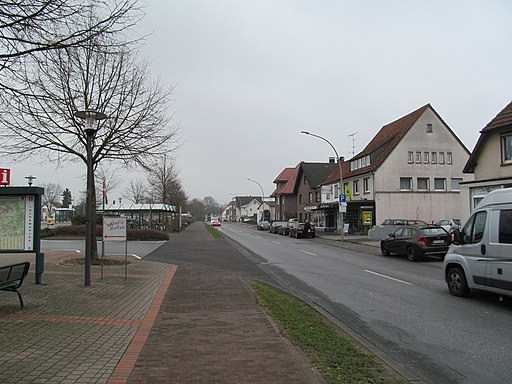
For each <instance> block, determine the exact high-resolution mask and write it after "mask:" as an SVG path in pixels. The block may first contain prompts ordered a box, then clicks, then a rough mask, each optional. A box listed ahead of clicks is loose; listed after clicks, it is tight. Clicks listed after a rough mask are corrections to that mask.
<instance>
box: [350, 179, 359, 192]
mask: <svg viewBox="0 0 512 384" xmlns="http://www.w3.org/2000/svg"><path fill="white" fill-rule="evenodd" d="M352 192H353V193H354V195H359V180H354V181H353V182H352Z"/></svg>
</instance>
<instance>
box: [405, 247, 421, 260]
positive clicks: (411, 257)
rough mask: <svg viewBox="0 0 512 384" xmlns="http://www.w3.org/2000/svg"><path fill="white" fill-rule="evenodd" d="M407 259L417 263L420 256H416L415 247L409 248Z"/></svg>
mask: <svg viewBox="0 0 512 384" xmlns="http://www.w3.org/2000/svg"><path fill="white" fill-rule="evenodd" d="M407 258H408V259H409V260H410V261H416V260H418V256H416V251H415V250H414V248H413V247H409V248H407Z"/></svg>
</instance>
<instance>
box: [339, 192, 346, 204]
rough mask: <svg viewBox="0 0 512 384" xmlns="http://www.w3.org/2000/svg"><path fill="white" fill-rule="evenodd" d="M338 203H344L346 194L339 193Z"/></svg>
mask: <svg viewBox="0 0 512 384" xmlns="http://www.w3.org/2000/svg"><path fill="white" fill-rule="evenodd" d="M339 198H340V203H345V202H346V201H347V195H345V194H343V193H340V195H339Z"/></svg>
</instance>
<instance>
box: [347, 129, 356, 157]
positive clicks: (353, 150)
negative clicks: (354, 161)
mask: <svg viewBox="0 0 512 384" xmlns="http://www.w3.org/2000/svg"><path fill="white" fill-rule="evenodd" d="M357 134H358V132H354V133H351V134H350V135H349V136H350V137H351V138H352V157H354V156H355V155H356V137H355V136H356V135H357Z"/></svg>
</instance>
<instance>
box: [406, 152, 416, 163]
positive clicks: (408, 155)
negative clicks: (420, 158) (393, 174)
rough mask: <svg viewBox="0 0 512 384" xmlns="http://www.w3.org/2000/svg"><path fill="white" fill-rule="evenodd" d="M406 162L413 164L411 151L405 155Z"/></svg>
mask: <svg viewBox="0 0 512 384" xmlns="http://www.w3.org/2000/svg"><path fill="white" fill-rule="evenodd" d="M407 162H408V163H409V164H412V163H414V152H413V151H409V152H408V153H407Z"/></svg>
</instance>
